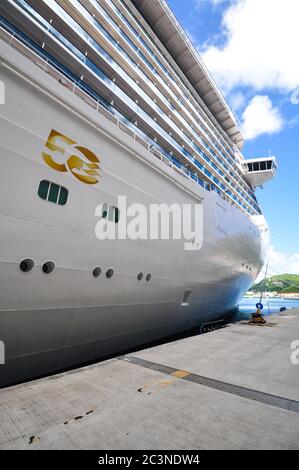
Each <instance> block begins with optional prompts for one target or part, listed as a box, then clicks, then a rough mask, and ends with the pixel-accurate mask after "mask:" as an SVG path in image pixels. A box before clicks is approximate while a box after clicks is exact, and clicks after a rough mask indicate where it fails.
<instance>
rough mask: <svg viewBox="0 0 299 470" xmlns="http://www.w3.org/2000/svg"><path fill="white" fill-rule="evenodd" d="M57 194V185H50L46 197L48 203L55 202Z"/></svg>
mask: <svg viewBox="0 0 299 470" xmlns="http://www.w3.org/2000/svg"><path fill="white" fill-rule="evenodd" d="M58 194H59V186H58V184H54V183H51V186H50V191H49V195H48V201H51V202H57V200H58Z"/></svg>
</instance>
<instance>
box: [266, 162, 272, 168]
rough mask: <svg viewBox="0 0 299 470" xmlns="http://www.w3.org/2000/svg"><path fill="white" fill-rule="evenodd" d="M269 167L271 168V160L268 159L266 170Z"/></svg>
mask: <svg viewBox="0 0 299 470" xmlns="http://www.w3.org/2000/svg"><path fill="white" fill-rule="evenodd" d="M271 168H272V161H271V160H269V161H267V170H271Z"/></svg>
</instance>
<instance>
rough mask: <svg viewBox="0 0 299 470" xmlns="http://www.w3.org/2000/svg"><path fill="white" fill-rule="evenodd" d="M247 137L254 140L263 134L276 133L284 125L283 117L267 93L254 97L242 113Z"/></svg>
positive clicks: (244, 131)
mask: <svg viewBox="0 0 299 470" xmlns="http://www.w3.org/2000/svg"><path fill="white" fill-rule="evenodd" d="M242 118H243V119H242V120H243V123H242V130H243V135H244V137H245V139H248V140H252V139H255V138H256V137H258V136H259V135H261V134H274V133H276V132H279V131H280V130H281V129H282V127H283V118H282V117H281V115H280V112H279V110H278V109H277V108H274V107H273V105H272V102H271V100H270V98H269V97H268V96H266V95H256V96H254V97H253V98H252V100H251V101H250V103H249V104H248V106H247V108H246V109H245V111H244V112H243V115H242Z"/></svg>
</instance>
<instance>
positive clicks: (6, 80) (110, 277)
mask: <svg viewBox="0 0 299 470" xmlns="http://www.w3.org/2000/svg"><path fill="white" fill-rule="evenodd" d="M135 5H136V6H137V7H138V9H136V6H135ZM0 13H1V15H2V16H1V19H0V56H1V63H0V80H1V82H2V83H3V84H4V86H5V102H4V104H3V105H0V125H1V127H0V138H1V163H2V170H3V171H2V172H1V173H0V195H1V198H0V223H1V232H0V241H1V243H0V281H1V282H0V340H2V341H3V342H4V343H5V345H6V365H5V366H0V385H4V384H7V383H12V382H15V381H17V380H22V379H25V378H28V377H32V376H37V375H40V374H43V373H47V372H49V371H53V370H59V369H62V368H64V367H68V366H72V365H74V364H78V363H83V362H84V361H89V360H95V359H97V358H99V357H101V356H103V355H105V354H110V353H112V352H116V351H121V350H123V349H126V348H129V347H134V346H136V345H138V344H141V343H145V342H148V341H151V340H155V339H157V338H160V337H163V336H167V335H170V334H175V333H177V332H179V331H182V330H187V329H189V328H192V327H196V326H199V325H201V324H203V323H209V322H212V321H218V320H221V319H223V318H224V317H225V316H226V315H227V314H229V313H230V312H231V311H232V310H233V309H234V308H235V307H236V306H237V305H238V302H239V300H240V298H241V296H242V295H243V293H244V292H246V291H247V289H248V287H249V285H250V284H251V283H252V281H253V280H254V279H255V278H256V276H257V275H258V273H259V271H260V269H261V267H262V265H263V263H264V261H265V257H266V250H267V246H268V240H269V230H268V228H267V224H266V222H265V219H264V217H263V215H262V214H261V210H260V208H259V205H258V202H257V200H256V197H255V195H254V191H253V187H254V186H255V184H253V183H252V182H251V180H250V179H248V173H247V171H248V168H247V167H246V168H245V166H244V165H245V160H244V158H243V156H242V154H241V153H240V148H241V146H242V135H241V133H240V131H239V128H238V123H237V120H236V118H235V117H234V115H233V113H232V112H231V111H230V109H229V107H228V105H227V104H226V102H225V100H224V98H223V96H222V94H221V93H220V92H219V90H218V88H217V86H216V85H215V83H214V82H213V80H212V79H211V77H210V75H209V73H208V72H207V71H206V69H205V67H204V66H203V64H202V62H201V59H200V58H199V57H198V54H197V53H196V52H195V50H194V49H193V47H192V45H191V44H190V42H189V40H188V38H187V37H186V35H185V33H184V32H183V31H182V29H181V27H180V26H179V24H178V23H177V21H176V19H175V18H174V16H173V14H172V13H171V11H170V10H169V8H168V7H167V4H166V3H165V2H164V1H162V0H145V1H143V2H142V1H140V2H137V1H136V2H135V1H130V0H80V1H79V0H67V1H66V0H57V1H54V0H43V1H41V0H28V1H24V0H5V1H2V2H1V3H0ZM159 15H160V16H159ZM260 171H261V172H262V171H263V170H262V169H261V170H260ZM119 195H125V196H126V197H127V199H128V201H129V202H130V203H139V204H143V205H144V206H145V207H149V206H150V205H151V204H157V203H165V204H168V205H171V204H173V203H178V204H180V205H183V204H201V205H202V207H203V246H202V248H201V249H200V250H197V251H196V250H195V251H186V250H185V249H184V240H135V241H133V240H105V241H99V240H98V239H97V238H96V236H95V224H96V217H95V208H96V207H97V206H98V205H99V204H103V207H104V208H105V209H104V211H103V217H108V219H109V220H110V222H111V224H117V223H118V222H119V218H121V217H122V213H121V211H120V210H119V208H118V207H117V200H118V199H117V198H118V196H119Z"/></svg>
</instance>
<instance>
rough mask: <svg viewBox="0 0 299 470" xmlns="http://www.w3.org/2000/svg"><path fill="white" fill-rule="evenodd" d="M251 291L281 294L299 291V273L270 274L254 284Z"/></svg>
mask: <svg viewBox="0 0 299 470" xmlns="http://www.w3.org/2000/svg"><path fill="white" fill-rule="evenodd" d="M250 291H251V292H262V291H266V292H280V293H283V294H286V293H291V292H299V275H298V274H279V275H278V276H272V277H269V278H267V279H266V280H263V281H261V282H258V283H257V284H254V285H253V286H252V287H251V289H250Z"/></svg>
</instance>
